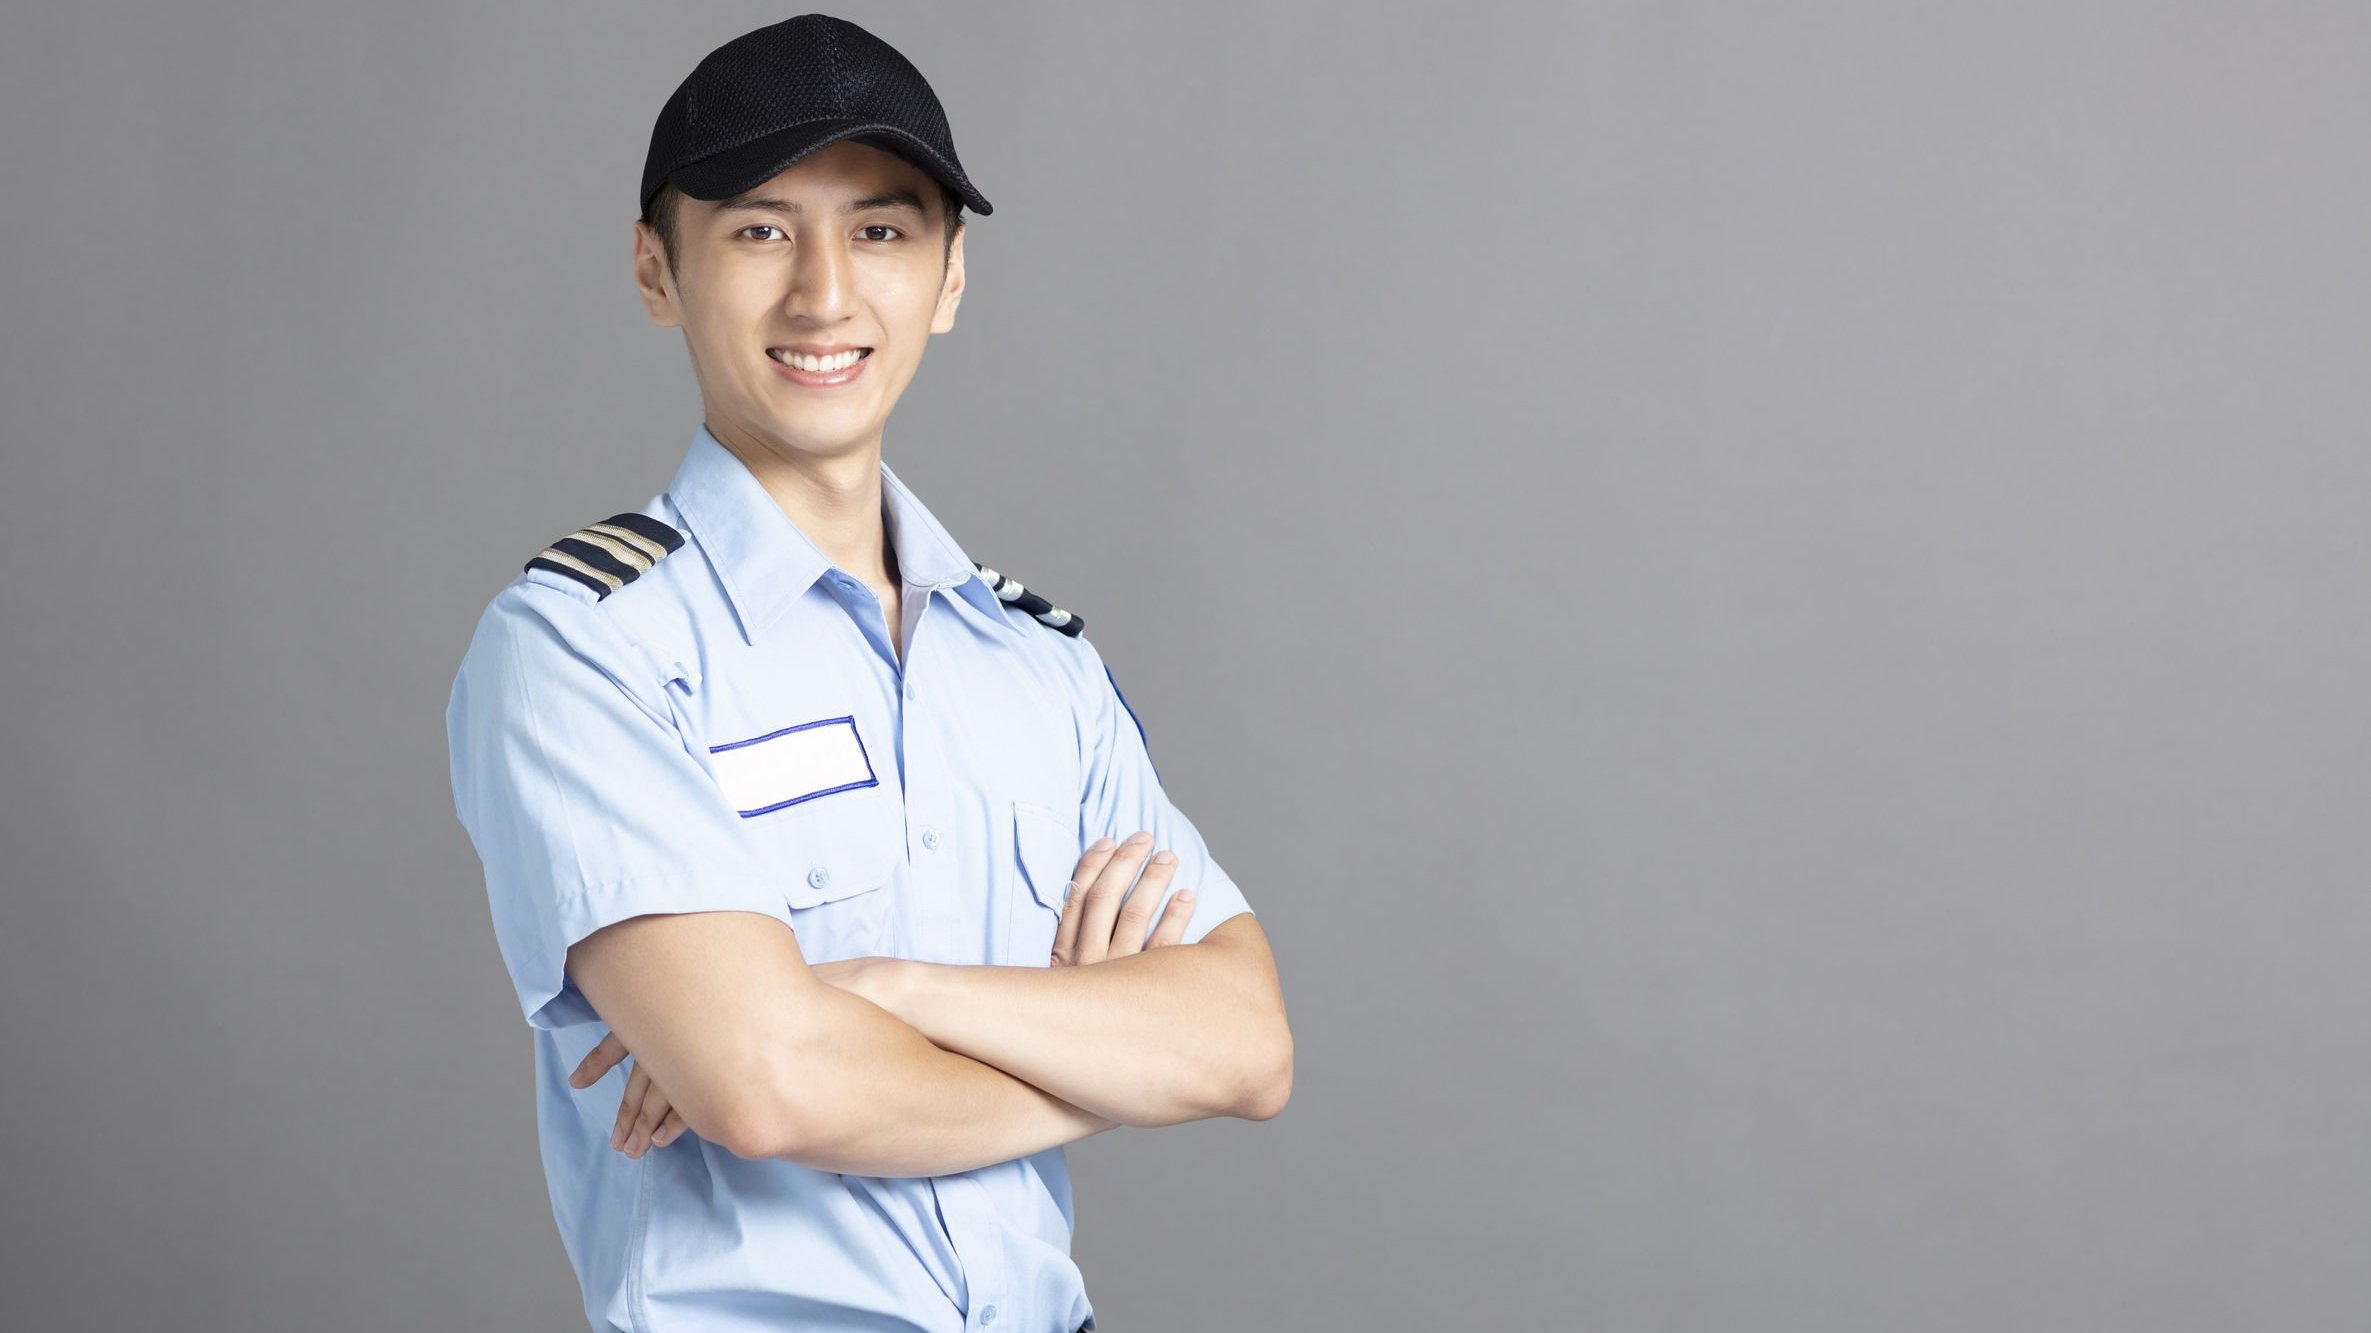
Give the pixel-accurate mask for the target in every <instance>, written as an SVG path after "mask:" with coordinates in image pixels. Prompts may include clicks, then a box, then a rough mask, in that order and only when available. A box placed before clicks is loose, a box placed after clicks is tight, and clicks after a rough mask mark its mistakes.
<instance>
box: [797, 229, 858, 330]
mask: <svg viewBox="0 0 2371 1333" xmlns="http://www.w3.org/2000/svg"><path fill="white" fill-rule="evenodd" d="M854 259H855V257H854V256H853V255H851V254H849V252H848V244H847V241H846V240H845V239H844V238H835V237H832V236H829V235H817V236H814V237H801V238H800V239H799V243H798V248H797V249H796V250H795V251H794V252H793V253H792V256H791V267H790V291H789V292H788V293H787V294H786V296H785V297H784V301H783V306H784V309H785V311H786V312H787V313H788V314H789V315H791V316H792V317H793V318H795V319H801V320H804V321H807V322H809V323H815V324H832V323H837V322H838V321H839V320H840V319H842V318H844V317H845V316H847V315H848V314H849V312H850V311H851V309H852V308H853V307H854V304H855V300H856V271H855V262H854Z"/></svg>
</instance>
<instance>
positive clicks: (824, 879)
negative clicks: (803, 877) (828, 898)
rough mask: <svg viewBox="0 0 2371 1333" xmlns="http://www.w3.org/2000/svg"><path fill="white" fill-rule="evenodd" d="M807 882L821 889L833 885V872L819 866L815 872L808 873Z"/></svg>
mask: <svg viewBox="0 0 2371 1333" xmlns="http://www.w3.org/2000/svg"><path fill="white" fill-rule="evenodd" d="M807 882H808V883H809V884H812V885H814V886H815V887H816V888H819V889H820V888H822V887H823V886H824V885H826V884H829V883H831V872H830V871H828V870H826V869H824V868H823V867H822V866H817V867H815V868H814V869H813V870H810V871H808V872H807Z"/></svg>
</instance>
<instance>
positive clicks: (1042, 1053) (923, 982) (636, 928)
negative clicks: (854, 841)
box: [569, 839, 1292, 1176]
mask: <svg viewBox="0 0 2371 1333" xmlns="http://www.w3.org/2000/svg"><path fill="white" fill-rule="evenodd" d="M1151 850H1152V848H1151V844H1150V841H1149V839H1147V840H1146V841H1144V842H1141V843H1139V842H1136V841H1133V840H1132V841H1130V842H1128V843H1123V844H1121V845H1120V846H1118V847H1117V848H1108V849H1107V848H1105V847H1103V846H1102V844H1101V843H1099V844H1098V846H1097V847H1095V848H1090V849H1089V850H1088V852H1087V854H1086V856H1085V857H1083V858H1082V859H1081V860H1080V862H1079V867H1078V873H1077V874H1076V875H1074V877H1073V878H1074V879H1075V880H1076V881H1077V882H1078V883H1080V884H1082V885H1084V886H1086V887H1085V889H1084V891H1082V892H1078V893H1074V894H1073V895H1071V902H1070V903H1069V904H1068V905H1066V906H1065V908H1064V910H1063V914H1062V922H1061V925H1060V927H1059V931H1058V934H1057V936H1056V939H1055V947H1054V955H1055V956H1054V959H1053V962H1054V964H1055V965H1054V966H1051V967H1046V968H1035V967H1000V966H968V965H958V964H945V963H927V962H919V961H914V960H909V959H896V958H859V959H847V960H842V961H837V962H829V963H822V964H817V965H813V966H809V965H807V964H806V963H805V962H804V960H803V959H801V958H800V957H799V955H798V952H797V947H796V940H795V938H794V937H793V936H792V935H791V932H790V931H788V930H787V929H783V928H781V924H780V923H779V922H777V921H774V920H772V919H770V918H765V917H759V916H756V915H753V914H749V913H739V912H712V913H688V914H682V915H649V916H641V917H636V918H633V919H630V920H628V921H623V922H619V923H617V924H615V925H612V926H609V927H606V928H604V929H603V930H601V931H597V932H595V933H594V934H593V935H591V936H588V937H587V938H586V939H584V940H582V941H580V942H578V944H577V945H576V946H575V948H573V949H571V950H570V952H569V969H570V971H571V972H572V973H573V974H575V975H576V977H577V982H578V986H579V987H580V989H582V990H583V991H584V992H585V994H586V997H587V998H588V999H589V1000H591V1001H592V1003H593V1005H594V1007H595V1009H596V1010H597V1011H598V1012H599V1013H600V1014H601V1015H602V1016H603V1018H604V1019H605V1020H606V1021H607V1022H608V1023H609V1026H610V1033H609V1035H608V1036H607V1037H605V1038H604V1039H603V1040H602V1042H601V1044H600V1045H599V1046H597V1047H596V1048H595V1049H594V1051H593V1052H592V1054H590V1055H588V1056H587V1057H586V1059H585V1062H584V1064H583V1065H581V1066H579V1068H578V1070H577V1072H576V1074H575V1075H573V1076H572V1078H571V1080H570V1081H571V1083H572V1084H574V1085H575V1086H577V1087H578V1088H585V1087H589V1086H590V1085H591V1084H592V1083H593V1082H594V1081H595V1080H596V1079H598V1078H599V1077H600V1076H601V1075H602V1074H603V1073H604V1072H606V1071H607V1069H608V1068H609V1067H610V1066H612V1065H614V1064H616V1063H617V1062H618V1061H619V1060H621V1059H623V1058H624V1057H625V1055H626V1054H627V1053H628V1051H632V1052H633V1053H634V1055H635V1069H634V1073H633V1075H632V1077H631V1078H630V1079H629V1080H628V1084H627V1088H626V1095H625V1099H624V1104H623V1105H621V1107H620V1109H619V1133H618V1135H617V1136H616V1137H615V1138H613V1143H614V1144H615V1146H618V1147H619V1148H620V1149H621V1150H623V1151H626V1152H627V1153H628V1154H629V1155H631V1156H637V1157H639V1156H640V1155H641V1154H642V1153H643V1152H644V1151H646V1150H647V1148H648V1147H649V1146H650V1144H651V1143H652V1142H654V1140H655V1141H656V1142H657V1143H659V1144H661V1145H662V1146H663V1145H664V1144H666V1143H668V1142H671V1141H672V1138H673V1135H674V1134H677V1133H680V1132H681V1129H682V1128H689V1129H691V1130H693V1131H694V1132H696V1133H699V1134H700V1135H701V1136H702V1137H703V1138H706V1139H709V1140H710V1141H711V1142H714V1143H717V1144H720V1145H721V1146H724V1147H726V1148H728V1149H730V1150H731V1151H734V1152H736V1153H738V1154H740V1155H742V1156H747V1157H758V1156H767V1157H784V1158H788V1159H790V1160H793V1161H797V1162H800V1163H801V1164H803V1165H808V1166H812V1167H815V1168H817V1169H820V1170H829V1171H839V1172H845V1173H850V1174H864V1175H879V1176H909V1175H941V1174H947V1173H951V1172H958V1171H965V1170H970V1169H972V1168H974V1167H977V1166H983V1165H987V1164H990V1163H994V1162H1001V1161H1008V1160H1010V1159H1012V1158H1014V1157H1019V1156H1025V1155H1027V1154H1029V1153H1033V1152H1041V1151H1043V1150H1045V1149H1046V1148H1050V1147H1054V1146H1056V1145H1058V1144H1063V1143H1069V1142H1073V1141H1075V1140H1077V1139H1080V1138H1084V1137H1086V1136H1088V1135H1090V1134H1095V1133H1099V1132H1101V1131H1102V1130H1105V1129H1110V1128H1113V1127H1114V1126H1116V1125H1122V1124H1126V1125H1138V1126H1155V1125H1168V1124H1176V1123H1180V1122H1182V1121H1186V1120H1194V1119H1201V1118H1205V1117H1210V1116H1218V1115H1234V1116H1240V1117H1243V1118H1246V1119H1267V1118H1269V1117H1270V1116H1273V1115H1275V1114H1276V1113H1277V1112H1278V1111H1280V1110H1281V1109H1282V1108H1283V1106H1284V1104H1285V1102H1286V1101H1287V1100H1288V1099H1289V1097H1290V1095H1291V1080H1292V1037H1291V1032H1290V1029H1289V1027H1288V1025H1287V1023H1286V1021H1285V1015H1284V1004H1283V997H1282V991H1281V988H1280V987H1279V985H1278V982H1277V978H1276V969H1275V962H1274V957H1273V955H1272V954H1271V952H1270V950H1269V948H1268V944H1267V939H1266V935H1265V933H1264V932H1263V931H1261V929H1260V928H1259V925H1258V923H1257V921H1256V920H1255V919H1254V917H1253V916H1252V915H1251V914H1250V913H1238V914H1237V915H1235V916H1234V917H1231V918H1229V919H1228V920H1226V921H1224V922H1221V923H1220V924H1219V925H1218V926H1217V927H1215V928H1213V929H1212V930H1211V931H1210V932H1209V933H1208V934H1207V935H1205V936H1204V937H1203V938H1202V939H1201V940H1200V941H1198V942H1196V943H1194V944H1178V943H1176V940H1177V938H1178V937H1179V936H1180V934H1181V932H1182V931H1183V928H1184V924H1185V919H1186V915H1187V913H1185V912H1183V911H1180V910H1178V908H1179V906H1180V904H1179V903H1178V902H1177V900H1175V899H1174V898H1173V899H1172V904H1171V910H1170V911H1169V912H1168V913H1166V914H1165V916H1164V919H1163V921H1162V922H1161V923H1160V926H1159V928H1158V929H1156V930H1154V932H1153V934H1152V937H1151V939H1150V940H1149V941H1148V940H1147V939H1146V927H1147V924H1148V921H1147V918H1148V917H1149V915H1150V913H1151V910H1152V908H1151V905H1152V904H1153V903H1155V902H1158V901H1159V900H1160V897H1161V895H1162V893H1163V892H1164V891H1165V888H1166V880H1167V878H1168V875H1169V874H1170V873H1172V871H1173V870H1174V866H1173V865H1163V864H1161V863H1159V862H1157V861H1156V862H1154V863H1152V864H1150V865H1147V864H1146V860H1147V853H1149V852H1150V851H1151ZM1139 867H1142V870H1143V878H1142V880H1141V881H1139V882H1138V883H1137V891H1136V892H1134V893H1129V892H1128V887H1127V886H1128V884H1129V882H1130V881H1131V880H1132V879H1134V878H1135V876H1136V874H1137V870H1138V868H1139ZM1106 872H1108V873H1106ZM1123 894H1126V903H1125V905H1123V904H1122V901H1121V895H1123ZM1185 906H1189V907H1190V904H1185ZM702 918H706V920H702ZM720 958H722V959H725V960H728V961H727V962H726V963H724V964H721V965H720V962H719V960H720ZM719 1015H723V1016H725V1017H726V1018H727V1020H728V1021H724V1022H719V1021H717V1018H718V1016H719Z"/></svg>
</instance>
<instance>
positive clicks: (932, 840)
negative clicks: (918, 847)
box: [922, 828, 939, 852]
mask: <svg viewBox="0 0 2371 1333" xmlns="http://www.w3.org/2000/svg"><path fill="white" fill-rule="evenodd" d="M922 845H923V846H925V847H928V848H929V849H930V850H932V851H934V852H935V851H937V850H938V849H939V831H938V830H937V829H934V828H926V829H924V830H922Z"/></svg>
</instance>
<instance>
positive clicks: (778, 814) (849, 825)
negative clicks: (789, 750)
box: [746, 783, 906, 963]
mask: <svg viewBox="0 0 2371 1333" xmlns="http://www.w3.org/2000/svg"><path fill="white" fill-rule="evenodd" d="M746 823H747V824H748V825H749V831H750V833H751V834H752V835H753V836H754V837H755V838H756V839H757V843H758V847H759V850H760V853H761V855H763V856H764V857H765V860H766V863H767V864H768V865H769V866H770V867H772V868H773V869H774V871H775V872H776V873H777V874H778V875H779V877H780V882H781V885H782V897H783V901H784V903H785V905H787V906H788V907H789V908H790V928H791V929H792V930H793V931H794V932H796V933H797V935H798V940H799V955H800V956H801V957H803V958H805V959H806V960H807V961H808V962H809V963H828V962H833V961H836V960H838V959H842V958H856V957H861V956H863V955H866V954H876V953H884V952H886V950H885V949H884V948H883V947H882V942H883V940H884V938H885V937H886V932H887V928H888V924H889V911H890V903H891V900H892V899H893V897H894V895H893V894H892V893H891V892H889V891H888V890H889V888H890V886H891V884H892V883H893V882H894V881H895V880H896V878H897V872H898V869H899V867H900V866H902V865H904V863H905V855H906V851H905V848H906V819H905V810H904V808H903V807H902V806H901V805H900V803H899V802H898V799H897V795H896V793H895V792H894V791H893V790H892V789H891V788H890V787H889V786H888V785H887V784H886V783H884V784H880V785H876V786H870V787H857V788H853V789H851V790H848V791H839V792H832V793H830V794H828V795H824V796H818V797H816V798H814V799H813V800H807V801H801V802H799V803H798V804H796V805H793V806H788V807H786V808H784V809H781V810H775V811H770V812H768V813H766V814H762V815H756V816H753V817H751V818H749V819H748V820H747V821H746Z"/></svg>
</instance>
